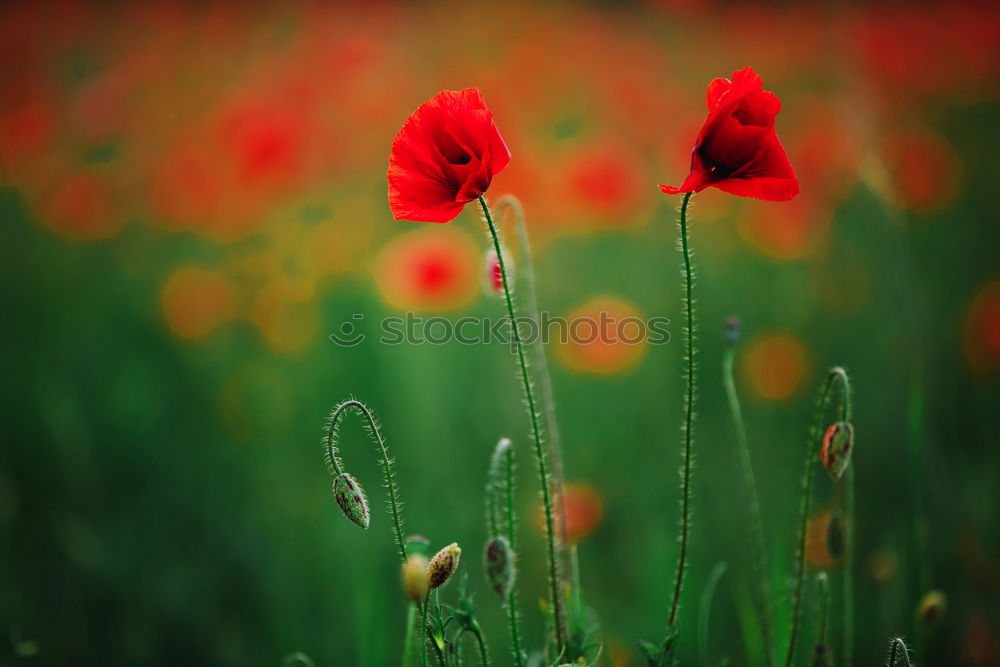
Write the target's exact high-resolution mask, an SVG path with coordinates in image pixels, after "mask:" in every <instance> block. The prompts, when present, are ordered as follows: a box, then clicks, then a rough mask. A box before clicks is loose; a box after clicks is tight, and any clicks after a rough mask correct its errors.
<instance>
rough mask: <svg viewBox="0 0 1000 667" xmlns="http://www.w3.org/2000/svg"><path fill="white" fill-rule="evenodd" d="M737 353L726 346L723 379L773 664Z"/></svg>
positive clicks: (763, 558)
mask: <svg viewBox="0 0 1000 667" xmlns="http://www.w3.org/2000/svg"><path fill="white" fill-rule="evenodd" d="M735 356H736V352H735V350H734V349H733V346H732V345H728V344H727V345H726V349H725V351H724V352H723V357H722V379H723V384H724V385H725V388H726V397H727V399H728V401H729V413H730V415H731V416H732V418H733V426H734V427H735V429H736V449H737V452H738V453H739V457H738V458H739V461H740V469H741V471H742V473H743V493H744V496H745V497H746V507H747V514H748V517H749V526H750V551H751V553H752V555H753V567H754V579H755V582H756V584H757V585H756V588H755V593H756V597H757V612H758V614H759V615H760V626H761V632H762V634H763V635H764V646H765V652H766V654H767V664H768V665H774V663H775V655H774V648H775V647H774V626H773V624H772V618H771V589H770V586H769V585H768V572H767V557H766V551H765V545H764V526H763V522H762V521H761V518H760V500H759V498H758V495H757V482H756V479H755V478H754V474H753V466H752V465H751V463H750V445H749V443H748V442H747V432H746V426H745V425H744V423H743V410H742V409H741V408H740V398H739V395H738V394H737V393H736V383H735V382H734V380H733V361H734V358H735Z"/></svg>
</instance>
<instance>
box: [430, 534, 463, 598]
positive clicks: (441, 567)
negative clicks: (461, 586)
mask: <svg viewBox="0 0 1000 667" xmlns="http://www.w3.org/2000/svg"><path fill="white" fill-rule="evenodd" d="M461 556H462V549H461V548H460V547H459V546H458V543H457V542H452V543H451V544H449V545H448V546H446V547H445V548H444V549H441V551H439V552H437V553H436V554H434V558H431V564H430V566H429V567H428V568H427V582H428V584H429V585H430V587H431V588H432V589H434V588H440V587H441V586H442V585H444V583H445V582H446V581H448V579H450V578H451V575H453V574H455V570H457V569H458V560H459V558H461Z"/></svg>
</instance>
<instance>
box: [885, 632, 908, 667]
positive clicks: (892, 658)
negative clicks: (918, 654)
mask: <svg viewBox="0 0 1000 667" xmlns="http://www.w3.org/2000/svg"><path fill="white" fill-rule="evenodd" d="M899 659H902V661H903V664H904V665H906V667H913V665H912V664H911V663H910V651H909V649H907V648H906V642H904V641H903V639H902V638H901V637H896V638H895V639H893V640H891V641H890V642H889V666H888V667H896V661H897V660H899Z"/></svg>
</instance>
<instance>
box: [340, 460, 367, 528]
mask: <svg viewBox="0 0 1000 667" xmlns="http://www.w3.org/2000/svg"><path fill="white" fill-rule="evenodd" d="M333 497H334V498H335V499H336V500H337V504H338V505H340V509H341V511H342V512H343V513H344V516H346V517H347V518H348V519H350V520H351V521H353V522H354V523H356V524H358V525H359V526H361V527H362V528H365V529H367V528H368V523H369V520H370V518H371V517H370V515H369V513H368V499H367V498H366V497H365V490H364V489H362V488H361V485H360V484H359V483H358V480H356V479H354V478H353V477H351V476H350V475H349V474H348V473H346V472H345V473H341V474H339V475H337V477H336V479H334V480H333Z"/></svg>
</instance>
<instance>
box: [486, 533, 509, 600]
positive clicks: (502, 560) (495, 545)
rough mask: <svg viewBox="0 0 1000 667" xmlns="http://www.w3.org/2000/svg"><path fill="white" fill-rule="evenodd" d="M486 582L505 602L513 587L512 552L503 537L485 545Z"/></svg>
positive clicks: (495, 538)
mask: <svg viewBox="0 0 1000 667" xmlns="http://www.w3.org/2000/svg"><path fill="white" fill-rule="evenodd" d="M485 560H486V580H487V581H489V583H490V588H491V589H493V592H494V593H496V594H497V595H498V596H499V597H500V599H501V600H506V599H507V596H508V595H510V589H511V587H512V586H513V585H514V552H513V551H511V548H510V542H508V541H507V538H505V537H494V538H493V539H492V540H490V541H489V542H487V543H486V558H485Z"/></svg>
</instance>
